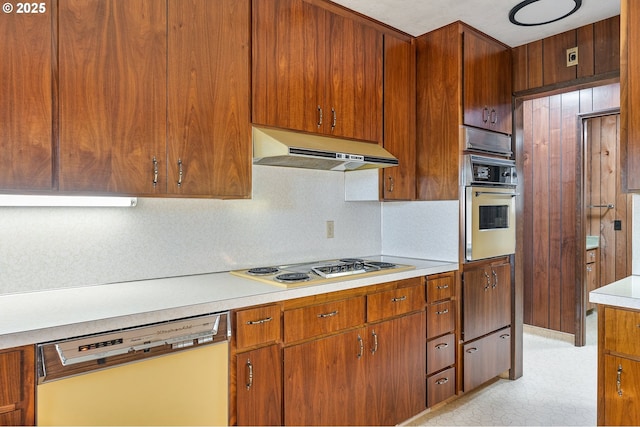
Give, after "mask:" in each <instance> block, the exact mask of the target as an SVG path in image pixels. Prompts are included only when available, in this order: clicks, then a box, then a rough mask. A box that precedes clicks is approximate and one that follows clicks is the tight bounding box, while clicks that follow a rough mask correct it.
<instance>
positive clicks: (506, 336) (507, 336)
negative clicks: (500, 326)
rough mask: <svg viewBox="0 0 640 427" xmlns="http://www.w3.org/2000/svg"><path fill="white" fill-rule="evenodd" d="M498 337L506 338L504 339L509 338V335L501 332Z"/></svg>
mask: <svg viewBox="0 0 640 427" xmlns="http://www.w3.org/2000/svg"><path fill="white" fill-rule="evenodd" d="M500 338H502V339H503V340H506V339H509V338H511V335H509V334H502V335H500Z"/></svg>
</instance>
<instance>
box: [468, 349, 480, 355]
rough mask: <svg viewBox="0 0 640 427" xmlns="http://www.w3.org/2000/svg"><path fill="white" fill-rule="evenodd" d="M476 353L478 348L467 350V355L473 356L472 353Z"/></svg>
mask: <svg viewBox="0 0 640 427" xmlns="http://www.w3.org/2000/svg"><path fill="white" fill-rule="evenodd" d="M477 351H478V347H471V348H470V349H468V350H467V353H469V354H473V353H476V352H477Z"/></svg>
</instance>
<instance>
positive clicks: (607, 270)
mask: <svg viewBox="0 0 640 427" xmlns="http://www.w3.org/2000/svg"><path fill="white" fill-rule="evenodd" d="M616 122H617V120H616V116H606V117H601V118H600V123H601V126H600V141H601V147H602V148H601V157H600V183H601V184H600V185H601V189H602V191H601V195H600V204H602V205H605V204H609V203H615V199H616V170H617V168H616V165H617V162H618V159H617V158H616V134H617V123H616ZM596 212H598V213H599V215H600V230H601V231H600V233H601V234H600V277H601V282H602V283H611V282H614V281H615V277H616V271H615V270H616V269H615V267H616V260H615V257H616V253H615V250H616V244H615V240H616V232H615V231H614V230H613V222H614V220H615V219H616V209H607V208H600V209H596Z"/></svg>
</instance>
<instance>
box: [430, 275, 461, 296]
mask: <svg viewBox="0 0 640 427" xmlns="http://www.w3.org/2000/svg"><path fill="white" fill-rule="evenodd" d="M454 284H455V276H454V273H447V274H446V275H440V274H439V275H437V276H428V277H427V302H428V303H432V302H436V301H441V300H444V299H448V298H451V297H452V296H453V287H454Z"/></svg>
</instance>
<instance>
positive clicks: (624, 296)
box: [589, 276, 640, 310]
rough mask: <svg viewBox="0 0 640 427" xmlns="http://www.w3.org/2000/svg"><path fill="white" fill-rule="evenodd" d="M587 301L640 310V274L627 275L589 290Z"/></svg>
mask: <svg viewBox="0 0 640 427" xmlns="http://www.w3.org/2000/svg"><path fill="white" fill-rule="evenodd" d="M589 302H592V303H596V304H604V305H611V306H614V307H620V308H630V309H634V310H640V276H629V277H625V278H624V279H622V280H618V281H617V282H613V283H611V284H609V285H606V286H602V287H600V288H598V289H595V290H593V291H591V292H589Z"/></svg>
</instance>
